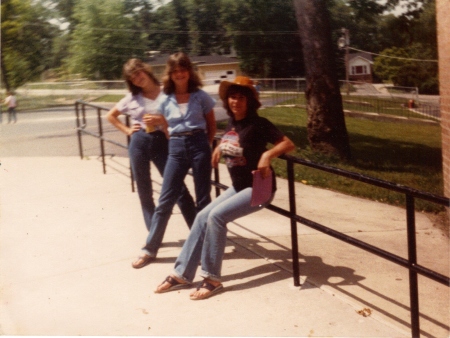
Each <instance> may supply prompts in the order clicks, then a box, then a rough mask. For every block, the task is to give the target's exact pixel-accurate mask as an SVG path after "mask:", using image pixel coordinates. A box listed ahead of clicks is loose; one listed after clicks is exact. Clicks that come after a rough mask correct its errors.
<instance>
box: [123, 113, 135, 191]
mask: <svg viewBox="0 0 450 338" xmlns="http://www.w3.org/2000/svg"><path fill="white" fill-rule="evenodd" d="M125 124H126V126H127V127H130V115H126V117H125ZM130 141H131V137H130V135H127V148H128V149H130ZM129 162H130V179H131V192H134V191H135V189H134V175H133V168H132V167H131V158H130V159H129Z"/></svg>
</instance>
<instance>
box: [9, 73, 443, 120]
mask: <svg viewBox="0 0 450 338" xmlns="http://www.w3.org/2000/svg"><path fill="white" fill-rule="evenodd" d="M253 80H254V82H255V86H256V88H257V90H258V91H259V92H260V99H261V102H262V104H263V106H265V107H273V106H287V107H303V108H304V107H306V97H305V90H306V80H305V79H304V78H277V79H274V78H258V79H256V78H255V79H253ZM340 86H341V94H342V101H343V105H344V111H346V112H355V113H374V114H383V115H394V116H400V117H406V118H419V119H420V118H422V119H433V120H440V109H439V97H438V96H423V95H420V94H419V92H418V89H417V88H415V87H395V86H389V85H384V84H370V83H362V82H346V81H340ZM208 88H209V91H210V92H211V93H212V94H217V85H215V86H209V85H206V86H205V90H206V91H208ZM126 93H127V88H126V85H125V82H124V81H120V80H119V81H83V80H80V81H72V82H40V83H28V84H27V85H25V86H23V87H21V88H19V89H18V90H17V91H16V94H17V96H18V101H19V104H20V109H21V110H26V109H37V108H45V107H49V106H61V105H71V104H73V102H74V101H76V100H83V101H87V102H92V101H96V100H99V99H101V98H102V97H106V96H114V98H112V101H118V99H119V98H120V96H123V95H125V94H126Z"/></svg>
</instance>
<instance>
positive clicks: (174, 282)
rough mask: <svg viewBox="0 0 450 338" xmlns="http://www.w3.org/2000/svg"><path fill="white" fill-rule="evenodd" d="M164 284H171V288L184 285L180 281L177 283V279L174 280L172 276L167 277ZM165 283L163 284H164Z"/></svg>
mask: <svg viewBox="0 0 450 338" xmlns="http://www.w3.org/2000/svg"><path fill="white" fill-rule="evenodd" d="M164 282H167V283H169V284H170V285H171V286H174V285H178V284H182V283H180V282H179V281H177V280H176V279H175V278H173V277H172V276H167V277H166V279H165V280H164ZM164 282H162V283H161V284H163V283H164Z"/></svg>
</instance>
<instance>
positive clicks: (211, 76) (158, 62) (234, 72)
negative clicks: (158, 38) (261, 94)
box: [145, 52, 241, 85]
mask: <svg viewBox="0 0 450 338" xmlns="http://www.w3.org/2000/svg"><path fill="white" fill-rule="evenodd" d="M168 58H169V55H168V54H159V53H155V52H153V53H151V54H150V57H149V58H148V59H146V60H145V61H146V62H147V63H148V64H149V65H150V66H151V67H152V69H153V73H154V74H155V75H156V77H157V78H158V79H161V78H162V76H163V74H164V69H165V68H166V61H167V59H168ZM189 58H190V59H191V61H192V63H193V64H194V66H195V67H196V70H197V72H198V73H199V74H200V77H201V78H202V80H203V84H205V85H211V84H218V83H220V82H221V81H223V80H228V81H233V80H234V79H235V77H236V76H238V75H241V70H240V68H239V61H238V60H237V59H236V58H234V57H228V56H223V55H207V56H189Z"/></svg>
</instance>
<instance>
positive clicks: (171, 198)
mask: <svg viewBox="0 0 450 338" xmlns="http://www.w3.org/2000/svg"><path fill="white" fill-rule="evenodd" d="M190 168H192V174H193V177H194V185H195V198H196V205H197V207H196V209H197V212H198V211H200V210H201V209H203V208H204V207H206V206H207V205H208V204H209V203H210V202H211V195H210V193H211V169H212V168H211V148H210V146H209V142H208V138H207V136H206V134H205V133H203V132H200V133H196V134H194V135H190V136H180V137H171V138H170V140H169V157H168V158H167V164H166V168H165V170H164V176H163V177H164V178H163V185H162V188H161V195H160V197H159V200H158V206H157V207H156V209H155V213H154V215H153V219H152V228H151V229H150V233H149V234H148V237H147V242H146V245H145V247H144V248H142V249H143V250H144V251H145V253H146V254H148V255H150V256H152V257H156V254H157V253H158V250H159V247H160V246H161V243H162V240H163V237H164V233H165V231H166V228H167V223H168V222H169V218H170V215H171V214H172V209H173V206H174V204H175V202H176V200H177V198H178V196H179V195H180V192H181V188H182V186H183V184H184V183H183V182H184V179H185V177H186V175H187V173H188V171H189V169H190Z"/></svg>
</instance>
